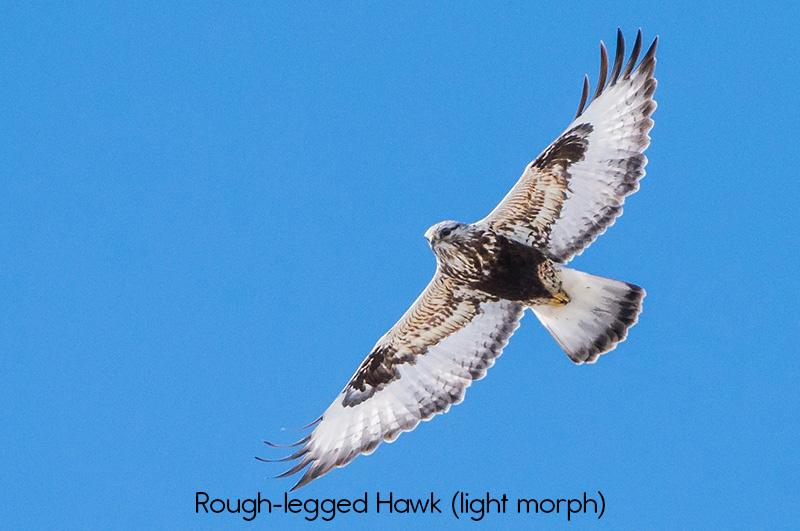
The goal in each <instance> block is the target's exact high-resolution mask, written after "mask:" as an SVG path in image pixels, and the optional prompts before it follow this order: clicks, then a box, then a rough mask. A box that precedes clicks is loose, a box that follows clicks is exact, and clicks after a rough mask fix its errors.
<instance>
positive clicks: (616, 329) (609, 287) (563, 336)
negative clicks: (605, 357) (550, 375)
mask: <svg viewBox="0 0 800 531" xmlns="http://www.w3.org/2000/svg"><path fill="white" fill-rule="evenodd" d="M558 271H559V273H560V275H561V282H562V289H563V290H564V292H565V293H566V294H567V295H568V296H569V302H568V303H567V304H565V305H564V306H550V305H537V306H533V307H532V309H533V313H535V314H536V317H538V318H539V320H540V321H541V322H542V324H543V325H544V326H545V328H547V330H549V331H550V333H551V334H552V335H553V337H554V338H555V340H556V341H558V344H559V345H561V348H563V349H564V352H566V353H567V355H568V356H569V357H570V359H571V360H572V361H574V362H575V363H584V362H586V363H594V362H595V361H596V360H597V358H598V356H600V354H603V353H604V352H608V351H609V350H613V349H614V347H616V346H617V343H619V342H620V341H623V340H624V339H625V336H626V335H627V334H628V328H630V327H631V326H633V325H634V324H636V319H637V317H638V315H639V313H641V311H642V299H644V295H645V292H644V290H643V289H642V288H640V287H639V286H634V285H633V284H628V283H627V282H622V281H619V280H612V279H610V278H603V277H598V276H595V275H590V274H589V273H583V272H581V271H576V270H574V269H568V268H565V267H561V268H558Z"/></svg>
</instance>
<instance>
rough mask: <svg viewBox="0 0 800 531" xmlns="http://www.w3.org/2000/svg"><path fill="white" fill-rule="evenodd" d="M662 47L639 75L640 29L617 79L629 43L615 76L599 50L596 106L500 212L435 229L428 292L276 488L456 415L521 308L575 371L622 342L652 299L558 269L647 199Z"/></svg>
mask: <svg viewBox="0 0 800 531" xmlns="http://www.w3.org/2000/svg"><path fill="white" fill-rule="evenodd" d="M657 42H658V38H656V39H655V40H654V41H653V44H652V45H651V46H650V48H649V49H648V50H647V52H646V53H645V54H644V56H643V58H642V60H641V62H640V63H639V65H638V67H636V61H637V59H638V57H639V53H640V51H641V47H642V32H641V30H639V33H638V35H637V36H636V42H635V43H634V46H633V51H632V53H631V55H630V58H629V59H628V61H627V62H626V63H625V65H624V66H623V62H625V61H624V59H625V57H624V56H625V51H624V50H625V41H624V39H623V37H622V32H621V31H620V30H617V49H616V56H615V60H614V64H613V67H612V69H611V74H610V75H608V66H609V62H608V54H607V53H606V48H605V45H604V44H603V43H602V42H601V43H600V79H599V81H598V84H597V88H596V90H595V91H594V95H593V97H592V100H591V102H590V104H589V106H588V107H586V103H587V100H588V97H589V80H588V76H587V77H585V78H584V83H583V93H582V97H581V102H580V105H579V107H578V112H577V114H576V116H575V119H574V120H573V121H572V123H571V124H570V125H569V126H568V127H567V129H566V131H565V132H564V133H562V134H561V136H559V137H558V138H557V139H556V140H555V141H554V142H553V143H552V144H551V145H550V146H549V147H548V148H547V149H545V150H544V152H543V153H542V154H541V155H539V156H538V157H537V158H536V159H535V160H534V161H533V162H531V163H530V164H529V165H528V166H527V167H526V168H525V171H524V172H523V173H522V176H521V177H520V179H519V181H517V183H516V184H515V185H514V187H513V188H512V189H511V191H510V192H509V193H508V195H506V197H505V198H504V199H503V200H502V201H501V202H500V204H499V205H497V207H496V208H495V209H494V210H493V211H492V212H491V213H490V214H489V215H488V216H486V217H485V218H484V219H482V220H480V221H477V222H475V223H459V222H456V221H443V222H441V223H438V224H436V225H434V226H433V227H431V228H430V229H428V231H427V232H426V233H425V237H426V238H427V240H428V242H429V243H430V247H431V249H432V250H433V252H434V254H435V255H436V273H435V274H434V276H433V279H432V280H431V281H430V283H429V284H428V286H427V287H426V288H425V290H424V291H423V292H422V294H421V295H420V296H419V298H418V299H417V300H416V302H415V303H414V304H413V305H412V306H411V308H409V309H408V311H407V312H406V313H405V314H404V315H403V317H402V318H401V319H400V321H398V322H397V323H396V324H395V325H394V326H393V327H392V328H391V329H390V330H389V331H388V332H387V333H386V334H385V335H384V336H383V337H382V338H380V339H379V340H378V342H377V344H376V345H375V346H374V347H373V349H372V351H371V352H370V353H369V355H367V357H366V359H365V360H364V361H363V362H362V363H361V365H360V366H359V367H358V370H356V372H355V374H354V375H353V377H352V378H351V379H350V381H349V382H348V383H347V385H346V386H345V387H344V389H343V390H342V392H341V393H339V395H338V396H337V397H336V399H335V400H334V401H333V403H332V404H331V405H330V407H328V409H327V410H326V411H325V412H324V413H323V414H322V416H321V417H319V418H318V419H317V420H316V421H314V422H312V423H311V424H309V425H308V426H306V428H312V427H313V431H312V432H311V433H310V434H308V436H306V437H304V438H302V439H301V440H299V441H297V442H296V443H294V444H292V445H288V446H283V447H284V448H285V447H290V448H291V447H294V448H298V449H297V451H295V452H294V453H292V454H291V455H289V456H287V457H285V458H283V459H278V460H277V461H292V460H299V461H298V462H297V463H296V464H295V465H294V466H293V467H292V468H290V469H289V470H287V471H286V472H285V473H283V474H281V475H279V476H278V477H286V476H290V475H293V474H296V473H298V472H300V471H302V470H303V469H304V468H305V467H308V468H307V469H306V470H305V473H304V474H303V475H302V477H301V478H300V480H299V481H298V482H297V484H296V485H295V486H294V487H293V489H292V490H294V489H297V488H300V487H302V486H303V485H305V484H307V483H308V482H310V481H312V480H314V479H316V478H318V477H320V476H322V475H323V474H325V473H327V472H329V471H330V470H331V469H333V468H335V467H342V466H345V465H346V464H348V463H349V462H350V461H352V460H353V459H354V458H355V457H357V456H358V455H359V454H370V453H372V452H373V451H374V450H375V449H376V448H377V447H378V445H380V444H381V442H383V441H387V442H392V441H394V440H395V439H397V437H398V436H399V435H400V434H401V433H403V432H404V431H410V430H412V429H414V428H415V427H416V426H417V424H419V422H420V421H422V420H430V419H431V418H432V417H433V416H434V415H436V414H437V413H445V412H447V411H448V410H449V408H450V406H451V405H453V404H458V403H459V402H461V400H462V399H463V398H464V393H465V391H466V389H467V387H469V386H470V384H472V382H473V381H475V380H479V379H481V378H483V376H484V375H485V374H486V371H487V369H489V367H491V366H492V365H493V364H494V361H495V359H496V358H497V357H498V356H499V355H500V354H501V352H502V350H503V347H505V345H506V344H507V343H508V340H509V338H510V337H511V335H512V334H513V333H514V331H515V330H516V329H517V327H518V326H519V321H520V319H521V318H522V315H523V313H524V312H525V310H526V309H527V308H530V309H531V310H532V311H533V313H534V314H535V315H536V317H538V318H539V320H540V321H541V322H542V324H543V325H544V326H545V328H547V330H548V331H549V332H550V333H551V334H552V336H553V338H554V339H555V340H556V342H558V344H559V345H560V346H561V348H562V349H564V351H565V352H566V353H567V355H568V356H569V358H570V359H571V360H572V361H573V362H575V363H578V364H581V363H594V362H595V361H596V360H597V358H598V357H599V356H600V355H601V354H603V353H605V352H608V351H610V350H612V349H613V348H614V347H616V345H617V344H618V343H619V342H620V341H623V340H624V339H625V337H626V335H627V331H628V329H629V328H630V327H631V326H633V325H634V324H635V323H636V320H637V317H638V315H639V313H640V312H641V309H642V299H643V298H644V295H645V292H644V290H643V289H642V288H640V287H638V286H635V285H633V284H628V283H627V282H621V281H619V280H612V279H608V278H603V277H599V276H595V275H590V274H588V273H583V272H580V271H576V270H574V269H569V268H567V267H564V264H566V263H567V262H569V260H570V259H571V258H572V257H573V256H575V255H576V254H580V253H581V252H582V251H583V250H584V249H585V248H586V247H588V246H589V244H591V243H592V242H593V241H594V240H595V238H597V236H598V235H599V234H601V233H603V232H604V231H605V230H606V228H608V227H609V226H610V225H611V224H613V223H614V221H615V219H616V218H617V217H618V216H619V215H620V214H621V213H622V204H623V203H624V201H625V197H626V196H628V195H630V194H632V193H633V192H635V191H636V190H637V189H638V188H639V179H641V178H642V177H643V176H644V173H645V172H644V167H645V164H646V163H647V159H646V158H645V156H644V155H643V152H644V150H645V149H647V146H648V145H649V143H650V137H649V135H648V133H649V131H650V129H651V128H652V127H653V120H651V119H650V115H651V114H652V113H653V111H654V110H655V108H656V103H655V101H654V100H653V93H654V92H655V89H656V80H655V78H654V77H653V72H654V69H655V65H656V59H655V52H656V44H657ZM634 67H636V68H634ZM265 442H266V441H265ZM267 444H268V445H270V446H273V447H278V446H279V445H275V444H272V443H269V442H267ZM258 459H260V460H262V461H271V460H268V459H261V458H258Z"/></svg>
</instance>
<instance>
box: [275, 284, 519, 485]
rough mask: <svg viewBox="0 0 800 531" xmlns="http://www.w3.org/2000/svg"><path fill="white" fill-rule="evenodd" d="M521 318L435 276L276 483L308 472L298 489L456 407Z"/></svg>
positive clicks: (513, 307) (515, 306)
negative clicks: (287, 477) (422, 421)
mask: <svg viewBox="0 0 800 531" xmlns="http://www.w3.org/2000/svg"><path fill="white" fill-rule="evenodd" d="M523 311H524V307H523V306H522V305H521V304H519V303H516V302H512V301H492V300H487V299H486V298H485V297H484V296H481V295H480V294H477V293H473V292H471V291H469V290H467V289H466V288H464V287H463V286H460V285H459V284H458V283H457V282H456V281H455V280H453V279H452V278H450V277H447V276H445V275H443V274H442V273H441V272H439V271H437V273H436V275H435V276H434V278H433V280H431V282H430V284H429V285H428V287H427V288H426V289H425V291H423V293H422V294H421V295H420V297H419V298H418V299H417V301H416V302H415V303H414V305H413V306H412V307H411V308H410V309H409V310H408V311H407V312H406V313H405V315H404V316H403V317H402V318H401V319H400V321H398V322H397V324H395V325H394V326H393V327H392V329H391V330H389V332H388V333H387V334H386V335H385V336H383V337H382V338H381V339H380V340H379V341H378V343H377V344H376V345H375V347H374V348H373V349H372V351H371V352H370V354H369V355H368V356H367V358H366V359H365V360H364V361H363V362H362V363H361V366H360V367H359V368H358V370H357V371H356V373H355V374H354V375H353V377H352V378H351V379H350V382H349V383H348V384H347V385H346V386H345V388H344V390H342V392H341V393H339V395H338V396H337V397H336V399H335V400H334V401H333V404H331V405H330V407H328V409H327V410H326V411H325V413H323V415H322V416H321V417H320V418H319V419H318V420H317V421H315V422H314V423H312V424H311V426H315V428H314V431H312V432H311V433H310V434H309V435H308V436H307V437H305V438H303V439H301V440H300V441H298V442H297V443H295V444H294V445H292V446H300V448H299V450H298V451H297V452H295V453H294V454H292V455H290V456H288V457H286V458H284V459H281V461H288V460H293V459H300V461H299V462H298V463H297V464H296V465H295V466H294V467H292V468H291V469H289V470H288V471H286V472H285V473H284V474H281V475H280V476H278V477H285V476H289V475H292V474H295V473H297V472H300V471H301V470H302V469H303V468H304V467H306V466H308V470H306V472H305V474H304V475H303V477H302V478H300V481H299V482H298V483H297V484H296V485H295V486H294V487H293V489H292V490H294V489H297V488H299V487H302V486H303V485H305V484H306V483H308V482H310V481H312V480H314V479H316V478H318V477H320V476H321V475H323V474H325V473H327V472H328V471H330V470H331V469H332V468H334V467H340V466H344V465H346V464H347V463H349V462H350V461H352V460H353V459H354V458H355V457H357V456H358V455H359V454H370V453H372V452H373V451H375V448H377V447H378V445H379V444H380V443H381V442H383V441H387V442H392V441H394V440H395V439H396V438H397V437H398V436H399V435H400V434H401V433H402V432H404V431H411V430H413V429H414V428H415V427H416V426H417V424H419V422H420V421H421V420H429V419H430V418H431V417H433V416H434V415H435V414H437V413H444V412H446V411H447V410H448V409H450V406H451V405H452V404H457V403H459V402H461V400H462V399H463V398H464V392H465V391H466V388H467V387H468V386H469V385H470V384H471V383H472V381H473V380H478V379H480V378H482V377H483V376H484V375H485V374H486V370H487V369H488V368H489V367H491V366H492V365H493V364H494V359H495V358H496V357H497V356H499V355H500V354H501V352H502V350H503V347H505V345H506V343H507V342H508V338H509V337H511V334H513V333H514V331H515V330H516V329H517V327H518V326H519V319H520V318H521V317H522V314H523ZM309 427H310V426H309ZM267 444H270V443H267ZM270 445H271V446H274V445H272V444H270ZM261 460H262V461H268V460H266V459H261ZM309 465H310V466H309Z"/></svg>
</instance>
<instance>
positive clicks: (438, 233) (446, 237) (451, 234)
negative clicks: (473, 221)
mask: <svg viewBox="0 0 800 531" xmlns="http://www.w3.org/2000/svg"><path fill="white" fill-rule="evenodd" d="M466 227H467V224H466V223H459V222H458V221H441V222H439V223H437V224H436V225H434V226H433V227H431V228H429V229H428V230H427V231H425V239H427V240H428V243H429V244H430V246H431V247H432V248H433V249H434V250H436V247H437V246H438V245H439V244H441V243H452V242H455V241H457V240H459V239H461V238H462V237H463V236H464V232H465V229H466Z"/></svg>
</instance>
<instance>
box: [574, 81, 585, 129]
mask: <svg viewBox="0 0 800 531" xmlns="http://www.w3.org/2000/svg"><path fill="white" fill-rule="evenodd" d="M588 99H589V76H588V75H585V76H584V77H583V92H582V94H581V103H580V105H578V112H577V113H575V118H577V117H578V116H580V115H581V113H583V108H584V106H585V105H586V101H587V100H588ZM573 119H574V118H573Z"/></svg>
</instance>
